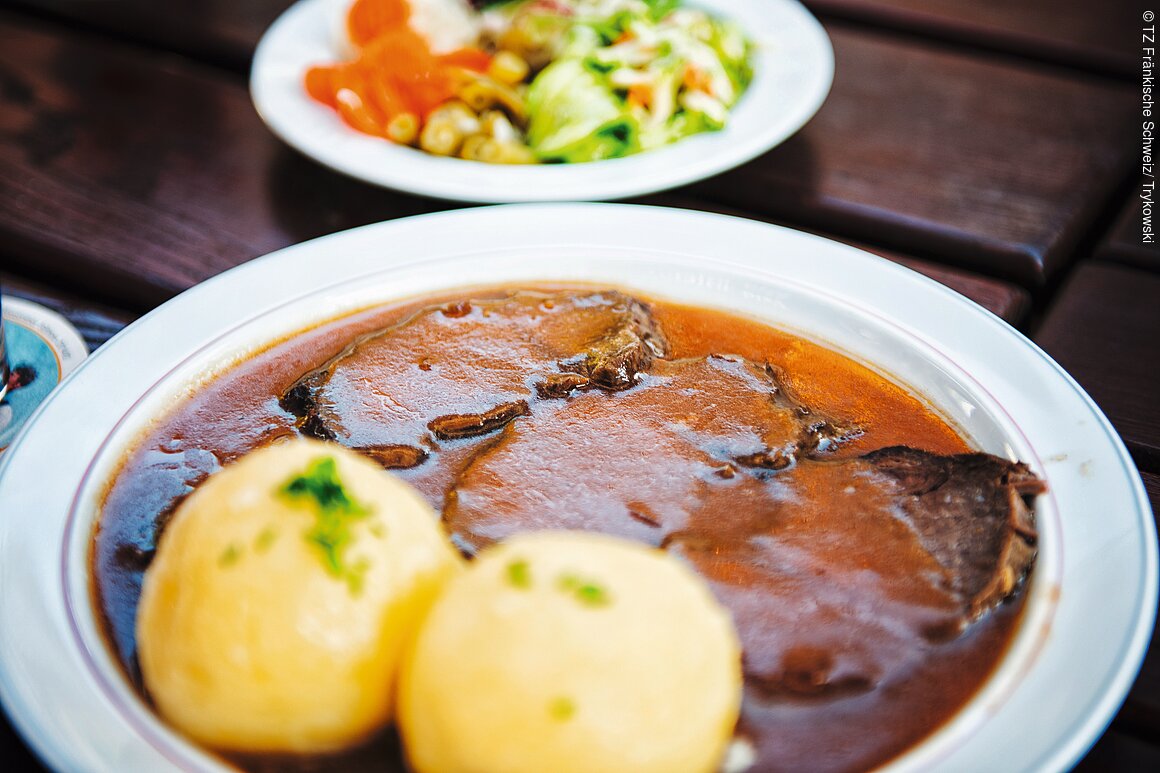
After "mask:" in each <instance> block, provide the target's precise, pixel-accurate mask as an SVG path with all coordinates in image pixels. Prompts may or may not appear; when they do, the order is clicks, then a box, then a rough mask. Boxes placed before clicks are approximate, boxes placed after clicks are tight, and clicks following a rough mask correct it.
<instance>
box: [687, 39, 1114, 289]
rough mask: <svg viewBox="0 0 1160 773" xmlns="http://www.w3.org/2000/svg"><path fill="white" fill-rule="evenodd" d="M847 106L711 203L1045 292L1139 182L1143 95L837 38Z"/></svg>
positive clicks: (838, 85)
mask: <svg viewBox="0 0 1160 773" xmlns="http://www.w3.org/2000/svg"><path fill="white" fill-rule="evenodd" d="M829 31H830V34H831V36H832V38H833V42H834V52H835V55H836V58H837V72H836V76H835V80H834V87H833V91H832V92H831V94H830V96H829V98H828V99H827V101H826V103H825V104H824V105H823V106H822V109H821V111H820V112H819V113H818V115H817V116H816V117H815V118H814V119H813V120H812V121H811V122H810V123H809V124H807V125H806V127H805V128H804V129H803V130H802V131H801V132H799V133H798V134H797V135H796V136H794V137H793V138H791V139H790V140H789V141H788V142H786V143H785V144H784V145H782V146H780V147H778V148H776V149H774V150H773V151H771V152H769V153H767V154H766V155H764V156H762V157H761V158H759V159H757V160H756V161H754V162H752V163H749V164H747V165H745V166H743V167H741V168H739V169H737V170H736V171H734V172H731V173H728V174H725V175H722V176H720V177H717V178H715V179H713V180H710V181H708V182H706V183H703V184H700V185H697V186H694V187H693V191H694V192H695V193H697V194H701V195H705V196H709V197H713V198H716V199H718V200H720V201H724V202H727V203H731V204H738V205H742V204H743V205H745V206H747V207H748V208H750V209H754V208H759V209H761V210H762V211H765V212H768V213H770V214H772V215H775V216H777V217H781V218H785V219H790V220H794V221H798V222H803V223H806V224H808V225H814V226H817V227H819V228H826V229H828V230H830V231H835V232H839V233H844V234H846V235H848V236H850V237H852V238H857V239H862V240H864V241H869V242H874V243H877V244H882V245H884V246H889V247H892V248H895V249H898V250H900V251H904V252H909V253H913V254H923V255H931V256H937V257H938V258H940V259H943V260H945V261H948V262H953V263H955V264H957V265H960V266H963V267H967V268H971V269H973V270H975V271H979V272H981V273H987V274H992V275H995V276H1002V277H1005V278H1011V279H1014V280H1017V281H1018V282H1020V283H1022V284H1024V285H1026V286H1031V287H1035V286H1039V285H1041V284H1042V283H1043V282H1044V281H1045V280H1046V278H1047V277H1048V276H1049V275H1050V274H1052V273H1053V272H1055V271H1057V270H1058V269H1060V268H1061V267H1062V266H1063V265H1065V264H1066V262H1067V260H1068V259H1069V254H1070V252H1071V251H1072V249H1073V248H1074V246H1075V243H1076V241H1077V239H1078V238H1079V236H1080V235H1081V234H1082V233H1083V232H1084V231H1085V230H1086V229H1088V228H1090V227H1091V225H1092V221H1093V220H1094V218H1095V217H1096V216H1097V214H1098V213H1099V212H1100V211H1101V209H1102V208H1104V207H1106V206H1107V205H1108V203H1109V199H1110V197H1111V195H1112V193H1113V191H1114V190H1115V189H1116V187H1117V185H1119V184H1120V182H1121V181H1123V180H1124V179H1125V176H1126V175H1127V173H1128V170H1129V167H1130V165H1131V162H1132V159H1133V154H1134V153H1135V150H1134V149H1133V146H1132V144H1130V143H1128V142H1126V141H1125V137H1128V136H1131V128H1132V125H1133V124H1134V122H1135V113H1134V110H1135V108H1136V105H1135V100H1134V97H1133V91H1132V90H1131V89H1130V88H1128V87H1126V86H1122V85H1120V84H1119V83H1115V82H1110V81H1105V80H1100V79H1087V78H1080V77H1075V76H1072V75H1065V74H1063V73H1060V72H1056V71H1052V70H1049V69H1045V68H1030V67H1026V66H1022V65H1019V64H1015V63H1012V62H1011V61H1008V60H1003V59H998V58H988V57H984V56H970V55H967V54H963V53H961V52H952V51H945V50H943V49H941V48H940V47H939V46H937V45H931V44H920V43H915V42H913V41H910V40H900V39H897V38H895V37H892V36H890V35H883V34H876V33H871V32H866V31H862V30H855V29H850V28H848V27H844V26H842V27H839V26H833V25H831V26H830V28H829Z"/></svg>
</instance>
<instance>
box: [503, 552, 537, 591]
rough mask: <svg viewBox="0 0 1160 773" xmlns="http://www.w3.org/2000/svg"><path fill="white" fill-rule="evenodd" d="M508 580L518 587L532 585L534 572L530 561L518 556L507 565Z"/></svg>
mask: <svg viewBox="0 0 1160 773" xmlns="http://www.w3.org/2000/svg"><path fill="white" fill-rule="evenodd" d="M507 578H508V582H509V583H511V584H512V585H514V586H515V587H517V588H530V587H532V573H531V567H529V566H528V562H527V561H526V560H524V559H522V558H517V559H516V560H515V561H512V562H511V563H510V564H508V566H507Z"/></svg>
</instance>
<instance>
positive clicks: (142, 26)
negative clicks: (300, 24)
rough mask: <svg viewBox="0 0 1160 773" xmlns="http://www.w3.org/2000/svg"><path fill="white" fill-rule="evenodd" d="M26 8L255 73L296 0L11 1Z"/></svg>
mask: <svg viewBox="0 0 1160 773" xmlns="http://www.w3.org/2000/svg"><path fill="white" fill-rule="evenodd" d="M8 4H9V5H11V6H14V7H16V8H19V9H21V10H24V11H27V12H30V13H36V14H40V15H42V16H43V17H45V18H48V19H53V20H60V21H64V22H69V23H72V24H74V25H78V26H84V27H88V28H91V29H94V30H100V31H102V32H108V33H113V34H115V35H117V36H119V37H124V38H127V39H130V40H136V41H141V42H143V43H147V44H149V45H152V46H157V47H160V48H164V49H166V50H169V51H175V52H178V53H182V54H185V55H187V56H191V57H193V58H196V59H201V60H205V61H212V62H215V63H217V64H221V65H223V66H225V67H230V68H233V69H236V70H238V71H239V72H241V71H243V70H247V69H249V66H250V57H251V55H252V54H253V53H254V46H256V45H257V44H258V38H260V37H261V36H262V33H263V32H265V31H266V28H267V27H269V26H270V24H271V23H272V22H273V21H274V20H275V19H277V18H278V15H279V14H280V13H282V11H284V10H286V9H287V8H288V7H289V6H291V5H293V4H294V0H165V1H164V2H157V0H8Z"/></svg>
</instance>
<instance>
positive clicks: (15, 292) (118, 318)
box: [0, 271, 135, 352]
mask: <svg viewBox="0 0 1160 773" xmlns="http://www.w3.org/2000/svg"><path fill="white" fill-rule="evenodd" d="M0 288H3V290H4V295H9V296H13V297H16V298H23V299H25V300H28V301H32V302H33V303H39V304H40V305H41V306H45V307H47V308H49V309H52V310H53V311H55V312H57V313H58V314H60V315H61V316H63V317H64V318H65V319H67V320H68V321H69V322H71V323H72V324H73V327H75V328H76V329H77V332H79V333H80V334H81V337H83V338H84V339H85V344H86V345H87V346H88V347H89V351H90V352H91V351H93V350H94V349H96V348H97V347H98V346H101V345H102V344H104V343H105V342H106V341H108V340H109V339H110V338H112V337H113V336H115V335H116V334H117V333H119V332H120V331H121V328H123V327H125V326H126V325H128V324H129V323H130V322H132V321H133V319H134V317H135V315H134V314H132V313H131V312H127V311H122V310H121V309H115V308H112V307H110V306H107V305H104V304H101V303H94V302H92V301H90V300H87V299H86V298H84V297H82V296H81V295H78V294H77V293H75V292H71V291H68V290H61V289H58V288H56V287H53V286H50V285H46V284H44V283H42V282H35V281H31V280H29V279H27V278H25V277H22V276H16V275H13V274H9V273H8V272H3V271H0Z"/></svg>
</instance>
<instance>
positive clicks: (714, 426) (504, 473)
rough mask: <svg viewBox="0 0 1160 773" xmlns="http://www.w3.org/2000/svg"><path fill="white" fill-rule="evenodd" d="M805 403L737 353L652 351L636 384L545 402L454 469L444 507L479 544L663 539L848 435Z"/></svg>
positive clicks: (724, 512)
mask: <svg viewBox="0 0 1160 773" xmlns="http://www.w3.org/2000/svg"><path fill="white" fill-rule="evenodd" d="M853 432H854V430H853V428H851V427H847V426H845V425H841V424H840V423H838V422H836V421H834V420H831V419H828V418H826V417H824V416H820V415H817V414H814V413H811V412H810V411H809V410H808V409H807V408H805V407H804V406H802V405H800V404H799V403H798V402H797V401H796V400H794V399H793V397H792V396H790V395H788V394H786V393H785V391H784V390H783V389H782V388H781V387H780V385H779V383H778V381H777V379H776V377H775V374H774V373H773V372H772V371H770V370H769V369H767V368H765V367H763V366H758V365H755V364H753V363H751V362H748V361H747V360H744V359H741V358H738V357H720V356H717V357H708V358H697V359H689V360H675V361H669V360H657V361H655V362H653V364H652V368H651V369H650V371H649V372H648V373H647V374H641V375H640V376H639V383H638V384H637V385H636V386H635V387H633V388H632V389H629V390H626V391H620V392H605V391H597V392H581V393H578V394H574V395H573V396H572V397H570V398H569V399H567V400H561V401H544V403H543V404H541V406H540V407H539V408H538V409H537V410H536V411H535V412H534V413H533V415H532V416H530V417H526V418H524V419H521V420H520V421H519V422H518V423H513V424H511V425H509V426H508V427H507V428H506V429H505V430H504V433H503V436H502V437H501V438H500V439H499V440H498V441H496V442H495V443H494V444H493V445H491V446H490V447H489V448H487V449H486V450H483V451H480V452H479V453H478V454H477V455H476V457H475V458H474V459H473V460H472V461H471V463H470V464H469V465H468V466H467V467H466V468H465V469H464V470H463V472H462V473H461V474H460V475H459V477H458V478H457V480H456V482H455V484H454V486H453V489H452V491H451V493H450V494H449V495H448V498H447V502H446V504H445V507H444V520H445V522H446V524H447V527H448V529H449V530H450V531H451V532H452V534H453V535H455V538H456V540H457V541H458V542H459V543H460V544H461V545H462V546H464V547H465V548H467V549H468V550H471V549H478V548H480V547H482V546H484V545H487V544H490V543H491V542H494V541H497V540H500V539H502V538H504V537H506V536H508V535H509V534H512V533H514V532H517V531H527V530H532V529H543V528H555V529H589V530H594V531H602V532H606V533H609V534H618V535H621V536H625V537H631V538H635V539H638V540H642V541H645V542H649V543H652V544H660V542H661V541H662V540H663V539H664V538H665V536H666V535H667V534H669V533H671V532H673V531H676V530H679V529H682V528H685V526H686V525H687V523H688V521H689V519H690V517H691V516H692V515H693V514H694V513H698V512H702V511H713V512H718V511H719V513H720V516H721V517H722V518H727V517H728V516H729V508H730V507H731V506H732V505H731V503H729V502H726V501H725V500H724V499H722V498H721V496H720V492H721V491H722V490H725V489H730V490H731V489H734V488H737V485H732V486H727V485H726V484H727V483H728V481H730V480H732V479H734V478H738V477H739V476H742V475H744V477H746V478H747V479H750V480H753V481H757V480H759V479H761V478H764V477H768V476H769V475H773V474H776V471H778V470H782V469H784V468H786V467H788V466H791V465H792V464H793V463H794V461H795V460H796V459H797V458H799V457H800V456H803V455H808V454H812V453H816V452H819V451H820V450H823V449H826V448H828V447H830V446H832V445H833V444H835V443H836V442H838V441H840V440H841V439H842V438H844V437H846V436H848V435H850V434H853Z"/></svg>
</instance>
